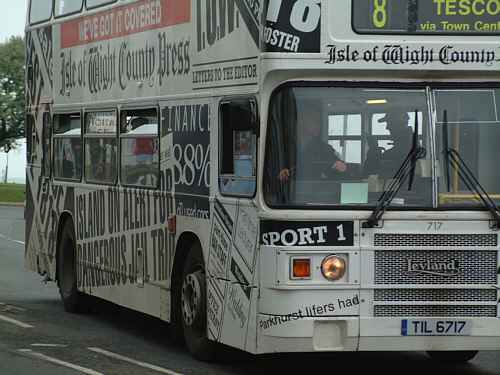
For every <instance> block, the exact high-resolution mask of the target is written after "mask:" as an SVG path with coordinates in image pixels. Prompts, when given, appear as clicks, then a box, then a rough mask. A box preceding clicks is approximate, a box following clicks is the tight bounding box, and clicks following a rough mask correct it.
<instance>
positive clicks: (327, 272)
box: [321, 255, 347, 281]
mask: <svg viewBox="0 0 500 375" xmlns="http://www.w3.org/2000/svg"><path fill="white" fill-rule="evenodd" d="M346 268H347V266H346V263H345V260H344V259H343V258H341V257H338V256H336V255H330V256H328V257H326V258H325V259H323V262H321V273H322V274H323V276H324V277H325V279H327V280H330V281H337V280H340V279H341V278H342V277H344V275H345V271H346Z"/></svg>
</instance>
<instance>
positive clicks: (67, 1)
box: [56, 0, 83, 17]
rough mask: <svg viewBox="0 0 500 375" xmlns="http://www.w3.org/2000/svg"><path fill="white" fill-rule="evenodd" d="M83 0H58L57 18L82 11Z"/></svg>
mask: <svg viewBox="0 0 500 375" xmlns="http://www.w3.org/2000/svg"><path fill="white" fill-rule="evenodd" d="M82 7H83V0H56V17H59V16H65V15H68V14H72V13H76V12H79V11H80V10H82Z"/></svg>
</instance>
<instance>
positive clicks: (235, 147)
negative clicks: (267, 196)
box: [219, 99, 257, 197]
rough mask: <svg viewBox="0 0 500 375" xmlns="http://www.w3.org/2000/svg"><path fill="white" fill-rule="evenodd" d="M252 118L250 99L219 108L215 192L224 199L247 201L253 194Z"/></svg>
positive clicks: (253, 102)
mask: <svg viewBox="0 0 500 375" xmlns="http://www.w3.org/2000/svg"><path fill="white" fill-rule="evenodd" d="M256 116H257V115H256V105H255V101H254V100H253V99H252V100H241V99H239V100H236V101H232V102H225V103H223V104H222V105H221V107H220V119H221V121H220V132H221V134H222V144H221V165H220V177H219V188H220V191H221V193H222V194H224V195H234V196H245V197H251V196H253V195H254V194H255V187H256V160H257V158H256V150H257V146H256V142H257V137H256V134H255V126H256Z"/></svg>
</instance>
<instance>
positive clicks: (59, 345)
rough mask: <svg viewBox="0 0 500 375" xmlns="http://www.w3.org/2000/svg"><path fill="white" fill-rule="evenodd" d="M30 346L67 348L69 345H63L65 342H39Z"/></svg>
mask: <svg viewBox="0 0 500 375" xmlns="http://www.w3.org/2000/svg"><path fill="white" fill-rule="evenodd" d="M30 346H35V347H39V348H67V347H68V345H63V344H39V343H35V344H31V345H30Z"/></svg>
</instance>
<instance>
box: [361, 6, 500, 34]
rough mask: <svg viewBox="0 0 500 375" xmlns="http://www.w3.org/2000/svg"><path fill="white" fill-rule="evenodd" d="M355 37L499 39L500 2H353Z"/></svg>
mask: <svg viewBox="0 0 500 375" xmlns="http://www.w3.org/2000/svg"><path fill="white" fill-rule="evenodd" d="M352 7H353V28H354V31H355V32H357V33H359V34H444V35H446V34H448V35H449V34H461V35H467V34H470V35H500V0H353V2H352Z"/></svg>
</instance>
